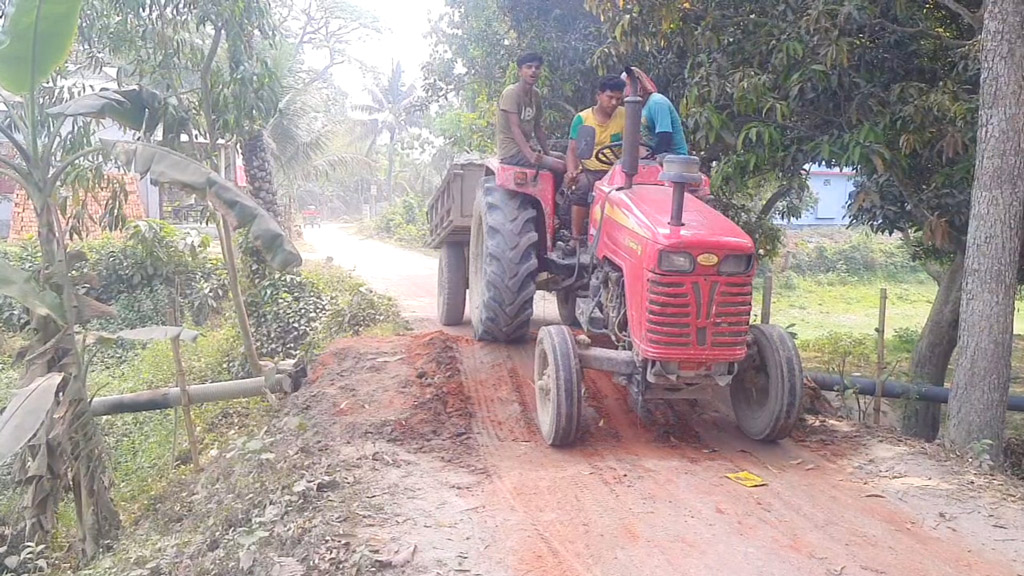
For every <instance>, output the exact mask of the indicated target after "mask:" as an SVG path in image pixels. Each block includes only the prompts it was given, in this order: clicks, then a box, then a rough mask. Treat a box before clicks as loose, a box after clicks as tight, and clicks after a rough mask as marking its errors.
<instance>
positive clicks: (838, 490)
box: [460, 340, 1016, 576]
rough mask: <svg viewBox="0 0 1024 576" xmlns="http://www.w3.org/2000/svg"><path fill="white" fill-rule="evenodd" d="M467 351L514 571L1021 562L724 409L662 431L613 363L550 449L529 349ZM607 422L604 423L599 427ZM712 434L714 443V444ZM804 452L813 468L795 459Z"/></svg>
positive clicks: (964, 567)
mask: <svg viewBox="0 0 1024 576" xmlns="http://www.w3.org/2000/svg"><path fill="white" fill-rule="evenodd" d="M460 352H461V359H462V374H463V378H464V380H465V383H466V392H467V394H469V396H470V398H469V402H470V406H471V407H472V410H473V422H474V424H473V425H474V432H475V433H476V434H477V436H478V439H479V442H480V448H481V453H482V455H483V457H484V458H485V459H486V460H487V463H486V465H487V467H488V469H489V470H490V471H491V472H492V474H491V486H490V488H488V489H484V491H483V494H482V495H481V497H482V498H483V499H484V500H485V501H486V502H487V506H488V508H489V509H490V510H491V513H493V514H496V515H499V516H500V519H501V526H502V538H503V540H502V550H503V552H504V556H505V561H506V562H508V563H509V565H508V566H509V573H510V574H514V575H516V576H519V575H532V574H538V575H540V574H544V575H549V574H550V575H560V574H579V575H588V576H590V575H594V576H597V575H601V576H620V575H622V576H639V575H645V576H646V575H662V574H664V575H668V574H672V575H675V574H694V575H697V574H700V575H703V574H712V573H731V574H741V575H743V574H750V575H754V574H757V575H772V574H778V575H780V576H792V575H793V574H801V575H802V574H822V573H823V574H828V573H830V572H832V573H835V571H837V570H839V569H840V568H842V574H844V575H846V576H850V575H864V576H874V575H876V574H893V575H895V574H900V575H903V574H921V575H929V576H931V575H939V574H950V575H953V574H962V573H964V572H967V573H971V574H986V575H989V574H991V575H993V576H995V575H1003V574H1006V575H1013V574H1016V571H1014V570H1012V569H1011V568H1009V567H1007V566H1005V565H1000V564H999V563H996V564H989V563H988V562H987V561H986V560H985V559H982V558H977V557H974V555H973V554H971V553H970V552H969V551H967V550H965V549H963V548H961V547H960V546H957V545H955V544H952V545H951V543H950V542H949V541H945V540H943V539H940V538H938V537H936V536H935V535H933V534H931V533H928V532H926V531H924V530H923V529H922V528H921V527H919V526H917V525H916V524H914V519H913V518H911V517H909V516H907V515H906V514H904V513H902V512H899V511H896V510H893V509H892V508H891V507H890V505H889V504H888V503H886V502H884V501H878V500H874V499H865V498H863V497H862V490H860V489H858V487H857V486H855V485H844V484H843V483H842V482H840V481H837V478H839V477H841V475H842V471H841V470H839V469H838V468H836V467H834V466H832V465H830V464H829V463H828V462H826V461H824V460H822V459H820V458H818V457H816V456H814V455H813V454H811V453H809V452H808V451H807V450H806V449H803V448H801V447H799V446H796V445H794V444H792V443H789V442H785V443H781V444H779V445H776V446H770V445H769V446H765V445H761V444H757V443H753V442H748V441H746V439H742V438H737V437H736V433H735V431H734V430H731V429H730V428H729V426H728V424H726V423H724V421H723V418H724V416H723V415H722V414H720V413H717V412H706V411H704V410H703V409H698V410H692V412H693V414H690V413H689V412H691V410H687V409H682V410H680V413H679V414H678V416H679V418H680V419H683V420H686V419H688V418H693V419H695V420H697V421H699V422H700V424H699V428H700V436H702V438H703V440H702V441H703V443H698V442H697V441H696V440H694V441H692V442H689V443H687V442H682V443H675V444H671V445H659V444H655V443H654V441H655V436H656V434H655V433H653V432H652V431H650V430H646V429H644V428H642V427H640V426H638V424H637V421H636V418H635V415H634V413H633V412H632V411H631V410H630V408H629V407H628V406H627V405H626V403H625V393H624V391H623V390H622V388H621V387H620V386H619V385H618V384H616V383H614V382H613V381H612V380H611V378H609V377H608V376H607V375H605V374H591V373H587V375H586V378H585V382H586V385H587V387H588V404H589V405H590V406H591V407H590V409H588V410H587V414H586V416H585V419H586V421H587V423H588V426H590V427H591V429H590V430H589V431H588V433H587V435H586V436H585V437H584V439H583V441H582V443H581V445H579V446H577V447H575V448H569V449H552V448H549V447H547V446H546V445H544V443H543V442H542V441H541V439H540V437H539V434H538V433H537V432H536V429H535V424H534V416H533V409H534V403H533V396H532V395H533V385H532V382H531V379H530V378H529V377H527V376H526V374H531V375H532V367H531V366H529V365H524V364H526V362H525V361H528V360H532V358H529V357H528V356H527V355H526V354H523V353H522V351H521V349H517V348H514V347H508V346H499V345H493V344H481V343H476V342H473V341H469V340H464V341H462V343H461V345H460ZM527 370H530V371H529V372H527ZM601 422H603V426H600V427H599V428H604V429H605V430H597V431H594V430H593V426H595V423H601ZM709 446H715V447H716V448H717V449H718V452H715V453H711V454H708V453H705V450H710V448H708V447H709ZM797 460H801V461H806V462H807V463H812V462H814V463H816V465H817V466H818V469H816V470H812V471H806V470H803V468H804V465H803V462H801V465H800V466H799V467H795V466H794V465H791V464H789V463H788V462H789V461H797ZM746 469H749V470H754V471H756V472H757V473H759V474H761V475H762V476H764V477H765V478H766V479H767V480H768V481H769V485H768V486H766V487H763V488H758V489H745V488H742V487H740V486H738V485H736V484H733V483H731V482H730V481H729V480H727V479H725V478H724V474H725V473H727V472H735V471H739V470H746ZM908 552H910V553H911V554H913V556H914V560H913V561H909V560H910V558H908V557H907V554H908ZM919 554H920V556H919ZM922 556H923V557H922Z"/></svg>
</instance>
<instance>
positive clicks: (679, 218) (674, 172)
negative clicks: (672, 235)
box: [658, 156, 704, 227]
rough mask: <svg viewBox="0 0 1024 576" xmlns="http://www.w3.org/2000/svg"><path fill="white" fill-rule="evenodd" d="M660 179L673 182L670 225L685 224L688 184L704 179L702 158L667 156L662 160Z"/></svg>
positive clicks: (698, 182)
mask: <svg viewBox="0 0 1024 576" xmlns="http://www.w3.org/2000/svg"><path fill="white" fill-rule="evenodd" d="M662 167H663V168H662V172H661V176H659V177H658V179H659V180H662V181H664V182H671V183H672V211H671V212H670V213H669V217H668V225H669V226H673V227H678V226H682V225H683V204H684V203H685V202H686V186H687V185H688V184H700V183H702V182H703V181H704V179H703V178H701V175H700V159H699V158H697V157H696V156H665V159H664V160H662Z"/></svg>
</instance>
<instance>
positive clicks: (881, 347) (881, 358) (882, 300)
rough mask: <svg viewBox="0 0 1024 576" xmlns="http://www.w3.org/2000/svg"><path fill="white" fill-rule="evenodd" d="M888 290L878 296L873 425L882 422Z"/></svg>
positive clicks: (881, 291)
mask: <svg viewBox="0 0 1024 576" xmlns="http://www.w3.org/2000/svg"><path fill="white" fill-rule="evenodd" d="M888 299H889V298H888V292H887V291H886V289H885V288H882V289H881V290H880V292H879V297H878V364H877V365H876V366H875V426H878V425H880V424H881V423H882V388H883V387H884V384H885V382H884V381H883V378H884V374H885V308H886V304H887V303H888Z"/></svg>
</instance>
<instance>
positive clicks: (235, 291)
mask: <svg viewBox="0 0 1024 576" xmlns="http://www.w3.org/2000/svg"><path fill="white" fill-rule="evenodd" d="M219 153H220V175H221V177H223V178H227V161H226V159H225V156H224V148H223V147H221V148H220V150H219ZM217 233H218V235H219V236H220V250H221V254H223V255H224V267H225V268H227V269H228V284H229V285H230V288H231V301H232V302H233V303H234V305H235V314H236V315H237V316H238V329H239V331H240V332H241V333H242V347H243V348H244V349H245V357H246V359H247V360H248V361H249V375H250V376H259V375H260V374H261V373H262V368H261V367H260V357H259V355H258V354H256V344H254V343H253V338H252V326H251V325H250V324H249V314H248V313H247V312H246V311H245V299H243V298H242V287H241V285H240V284H239V282H238V257H237V254H236V252H235V240H234V235H233V233H232V231H231V225H230V224H228V219H227V217H226V216H223V215H222V216H220V217H219V218H218V219H217Z"/></svg>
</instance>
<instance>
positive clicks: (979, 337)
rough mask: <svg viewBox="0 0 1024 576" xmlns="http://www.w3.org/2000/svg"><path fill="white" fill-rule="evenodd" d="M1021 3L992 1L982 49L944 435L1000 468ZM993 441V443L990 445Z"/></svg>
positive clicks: (1022, 155) (1010, 309) (1017, 232)
mask: <svg viewBox="0 0 1024 576" xmlns="http://www.w3.org/2000/svg"><path fill="white" fill-rule="evenodd" d="M1021 30H1024V2H1022V1H1021V0H990V1H989V2H988V3H987V8H986V10H985V25H984V28H983V30H982V39H981V44H982V51H981V103H980V112H979V118H978V152H977V163H976V167H975V175H974V190H973V193H972V197H971V213H970V224H969V228H968V232H967V256H966V259H965V262H964V286H963V293H964V296H965V297H964V299H963V304H962V306H961V308H960V318H961V328H960V340H959V348H960V351H959V355H958V358H957V363H956V373H955V375H954V379H953V390H952V392H951V394H950V398H949V427H948V434H949V439H950V441H951V442H952V444H953V445H954V446H956V447H958V448H961V449H983V450H986V451H987V452H988V454H989V456H990V457H991V458H992V460H993V461H994V462H996V463H998V462H999V461H1000V460H1001V458H1002V451H1003V450H1002V448H1003V446H1002V442H1003V435H1004V429H1005V421H1006V399H1007V396H1008V395H1009V390H1010V355H1011V352H1012V350H1013V313H1014V294H1015V290H1016V287H1017V269H1018V263H1019V258H1020V250H1021V238H1022V235H1021V229H1022V224H1024V194H1022V193H1021V189H1020V186H1021V182H1024V34H1021ZM988 442H991V444H988Z"/></svg>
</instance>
